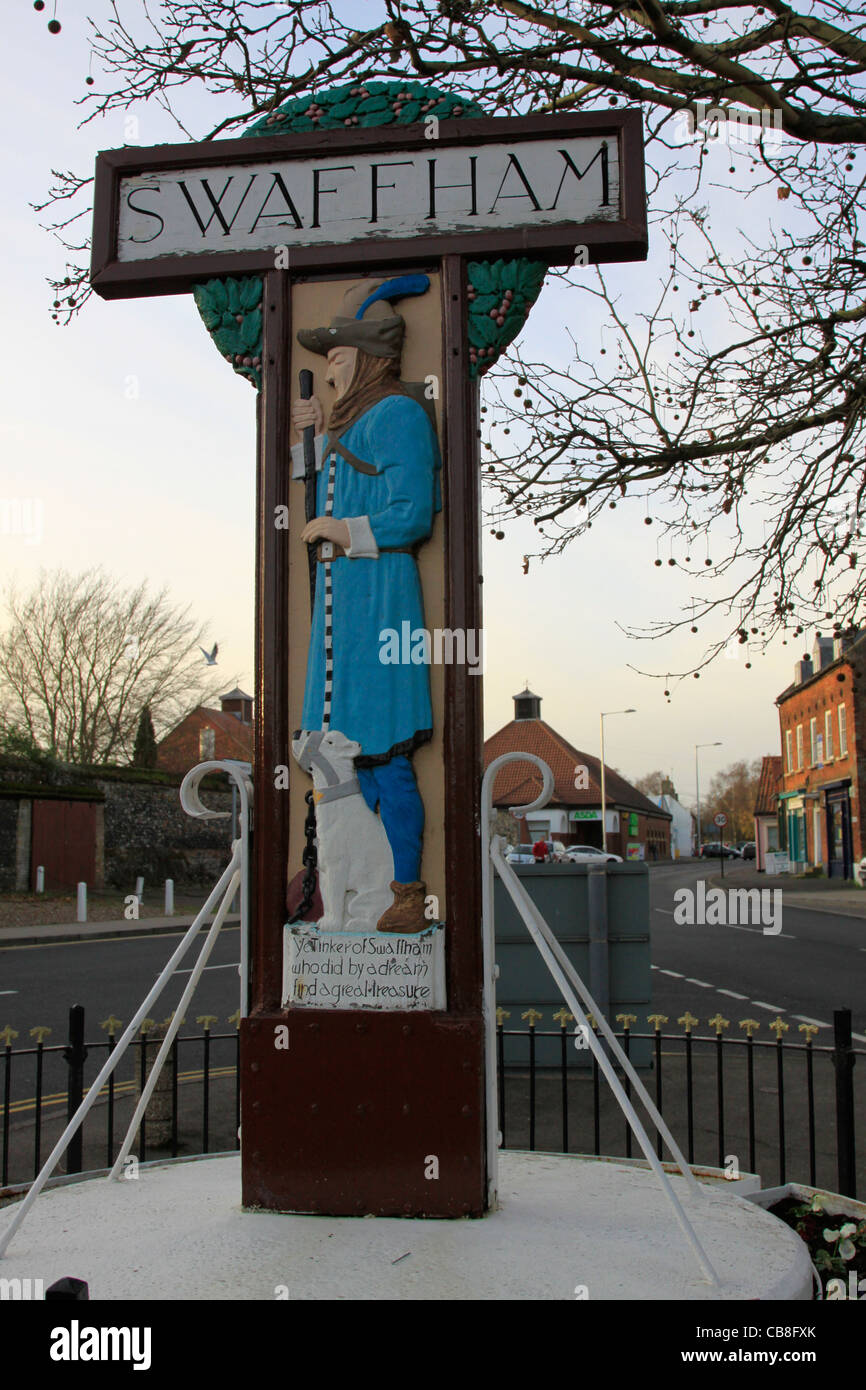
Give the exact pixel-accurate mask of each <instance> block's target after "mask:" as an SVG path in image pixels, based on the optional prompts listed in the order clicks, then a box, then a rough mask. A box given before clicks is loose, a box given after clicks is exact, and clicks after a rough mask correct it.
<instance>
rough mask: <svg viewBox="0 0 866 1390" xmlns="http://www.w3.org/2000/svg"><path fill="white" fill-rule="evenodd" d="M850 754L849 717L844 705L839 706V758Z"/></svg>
mask: <svg viewBox="0 0 866 1390" xmlns="http://www.w3.org/2000/svg"><path fill="white" fill-rule="evenodd" d="M847 752H848V716H847V712H846V710H845V706H844V705H840V706H839V757H840V758H844V757H845V754H846V753H847Z"/></svg>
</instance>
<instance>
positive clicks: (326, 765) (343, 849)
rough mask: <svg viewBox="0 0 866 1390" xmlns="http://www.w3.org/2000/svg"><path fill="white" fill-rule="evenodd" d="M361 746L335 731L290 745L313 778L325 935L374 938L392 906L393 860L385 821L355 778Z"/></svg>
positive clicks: (321, 923) (305, 735) (303, 737)
mask: <svg viewBox="0 0 866 1390" xmlns="http://www.w3.org/2000/svg"><path fill="white" fill-rule="evenodd" d="M360 751H361V745H360V743H353V742H352V741H351V740H350V739H348V738H346V736H345V734H341V733H339V732H337V731H336V730H334V729H329V730H328V731H327V732H325V733H322V732H319V731H317V732H313V733H311V732H309V731H307V730H303V731H302V732H301V733H300V734H298V735H297V736H296V737H295V738H293V739H292V752H293V754H294V756H295V760H296V761H297V763H298V764H299V766H300V767H302V768H303V770H304V771H305V772H308V773H310V774H311V775H312V778H313V789H314V793H315V807H316V839H317V842H318V867H319V889H320V891H321V894H322V903H323V905H324V909H325V915H324V917H322V918H321V920H320V921H319V922H318V923H317V924H316V925H317V926H318V928H319V930H320V931H326V932H341V931H351V932H374V931H375V930H376V923H377V922H378V921H379V918H380V917H381V916H382V914H383V913H384V912H386V911H387V910H388V908H389V907H390V906H391V903H392V902H393V901H394V895H393V893H392V892H391V888H390V886H389V885H390V884H391V881H392V880H393V878H394V856H393V854H392V852H391V846H390V844H389V843H388V836H387V835H386V834H385V827H384V826H383V824H382V821H381V818H380V817H379V816H378V815H376V814H375V813H374V812H373V811H371V810H370V808H369V806H368V805H367V803H366V801H365V800H364V797H363V795H362V793H361V788H360V785H359V783H358V778H357V776H356V774H355V758H356V757H357V756H358V754H359V753H360Z"/></svg>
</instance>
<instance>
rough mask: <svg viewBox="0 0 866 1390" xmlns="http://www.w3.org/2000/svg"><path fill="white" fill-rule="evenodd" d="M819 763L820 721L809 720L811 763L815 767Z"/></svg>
mask: <svg viewBox="0 0 866 1390" xmlns="http://www.w3.org/2000/svg"><path fill="white" fill-rule="evenodd" d="M817 761H818V721H817V719H810V720H809V763H810V766H811V767H814V766H815V764H816V763H817Z"/></svg>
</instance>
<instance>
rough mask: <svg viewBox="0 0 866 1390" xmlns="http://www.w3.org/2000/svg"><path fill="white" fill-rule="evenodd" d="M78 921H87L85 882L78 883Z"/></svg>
mask: <svg viewBox="0 0 866 1390" xmlns="http://www.w3.org/2000/svg"><path fill="white" fill-rule="evenodd" d="M77 920H78V921H79V922H86V921H87V884H86V883H79V885H78V917H77Z"/></svg>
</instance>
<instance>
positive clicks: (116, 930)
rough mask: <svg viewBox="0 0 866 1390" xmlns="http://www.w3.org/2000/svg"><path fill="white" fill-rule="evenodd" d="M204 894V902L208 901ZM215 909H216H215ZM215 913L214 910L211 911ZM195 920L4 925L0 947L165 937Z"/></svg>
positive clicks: (190, 916) (188, 917)
mask: <svg viewBox="0 0 866 1390" xmlns="http://www.w3.org/2000/svg"><path fill="white" fill-rule="evenodd" d="M204 900H205V899H204V897H202V902H204ZM214 910H215V909H214ZM209 915H210V916H213V913H211V914H209ZM225 920H226V922H239V921H240V920H241V919H240V914H239V913H237V912H236V913H229V914H228V916H227V917H226V919H225ZM194 921H195V913H189V914H178V915H177V916H176V917H146V918H142V919H141V920H139V921H138V922H133V921H127V920H126V918H125V917H121V918H119V919H116V920H114V921H108V922H51V923H48V924H46V925H45V926H34V925H32V924H31V925H29V926H26V927H0V947H2V946H33V945H43V944H44V943H45V942H49V941H99V940H105V939H107V938H112V939H116V938H117V937H119V936H121V937H124V936H125V937H128V938H130V939H134V938H137V937H140V936H161V935H164V934H166V933H168V932H181V931H185V929H186V928H187V927H188V926H190V925H191V924H192V923H193V922H194Z"/></svg>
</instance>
